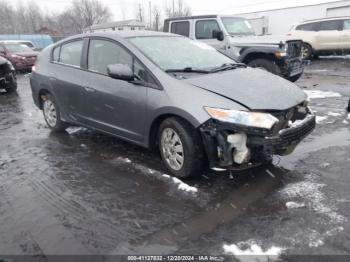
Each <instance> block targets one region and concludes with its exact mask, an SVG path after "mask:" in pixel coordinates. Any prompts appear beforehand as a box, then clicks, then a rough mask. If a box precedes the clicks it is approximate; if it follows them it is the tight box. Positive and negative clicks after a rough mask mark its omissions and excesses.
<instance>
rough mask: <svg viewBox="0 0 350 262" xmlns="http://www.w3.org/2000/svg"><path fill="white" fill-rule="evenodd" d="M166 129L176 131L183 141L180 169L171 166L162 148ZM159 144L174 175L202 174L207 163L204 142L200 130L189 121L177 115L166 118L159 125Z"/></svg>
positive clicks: (192, 175)
mask: <svg viewBox="0 0 350 262" xmlns="http://www.w3.org/2000/svg"><path fill="white" fill-rule="evenodd" d="M166 129H172V130H173V131H175V132H176V133H177V135H178V136H179V138H180V140H181V143H182V147H183V165H182V167H181V169H179V170H175V169H174V168H172V167H171V166H170V164H169V163H168V162H167V159H166V156H165V153H164V152H163V149H162V141H161V140H162V134H163V132H165V130H166ZM158 145H159V151H160V155H161V157H162V160H163V162H164V164H165V166H166V167H167V169H168V170H169V171H170V172H171V173H172V174H173V175H174V176H176V177H179V178H192V177H195V176H198V175H201V171H202V170H203V169H204V168H205V164H206V161H205V154H204V150H203V142H202V139H201V136H200V134H199V132H198V130H196V129H195V128H194V127H192V126H191V125H190V124H189V123H188V122H186V121H184V120H182V119H180V118H177V117H171V118H168V119H166V120H164V121H163V122H162V124H161V125H160V127H159V132H158Z"/></svg>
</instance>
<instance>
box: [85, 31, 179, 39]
mask: <svg viewBox="0 0 350 262" xmlns="http://www.w3.org/2000/svg"><path fill="white" fill-rule="evenodd" d="M80 36H82V37H84V36H107V37H120V38H131V37H147V36H178V35H175V34H171V33H164V32H158V31H149V30H123V31H112V30H111V31H104V32H92V33H84V34H81V35H80Z"/></svg>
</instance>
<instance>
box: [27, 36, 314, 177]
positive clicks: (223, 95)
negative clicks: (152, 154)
mask: <svg viewBox="0 0 350 262" xmlns="http://www.w3.org/2000/svg"><path fill="white" fill-rule="evenodd" d="M30 82H31V88H32V93H33V98H34V101H35V103H36V105H37V106H38V107H39V108H40V109H42V110H43V114H44V118H45V121H46V123H47V125H48V126H49V127H50V128H51V129H52V130H53V131H62V130H64V129H65V128H66V127H67V126H68V125H70V124H72V125H80V126H84V127H88V128H92V129H95V130H98V131H100V132H104V133H106V134H110V135H113V136H116V137H119V138H121V139H124V140H127V141H130V142H132V143H135V144H138V145H140V146H143V147H147V148H152V147H159V151H160V155H161V157H162V159H163V161H164V164H165V165H166V167H167V168H168V169H169V170H170V172H171V173H172V174H173V175H175V176H177V177H181V178H187V177H191V176H195V175H198V174H201V173H200V172H201V170H202V169H203V168H206V167H208V166H209V167H221V168H226V169H234V170H242V169H246V168H251V167H255V166H258V165H261V164H264V163H265V162H266V161H267V160H268V159H269V157H268V156H270V155H273V154H278V155H285V154H289V153H291V152H292V151H293V149H294V148H295V146H296V145H297V144H298V143H299V142H300V141H301V140H302V139H303V138H304V137H305V136H307V135H308V134H309V133H310V132H311V131H312V130H313V129H314V127H315V116H314V114H313V113H312V112H311V110H310V109H309V108H308V102H307V96H306V95H305V93H304V92H303V91H302V90H300V88H299V87H297V86H296V85H294V84H292V83H290V82H289V81H287V80H284V79H282V78H280V77H278V76H275V75H273V74H271V73H268V72H266V71H263V70H261V69H254V68H250V67H247V66H246V65H244V64H241V63H237V62H236V61H234V60H232V59H231V58H229V57H227V56H225V55H223V54H221V53H220V52H218V51H217V50H215V49H214V48H212V47H210V46H208V45H206V44H204V43H201V42H197V41H193V40H190V39H188V38H185V37H182V36H178V35H173V34H168V33H158V32H146V31H144V32H142V31H130V32H122V33H119V32H118V33H115V32H110V33H106V32H105V33H92V34H83V35H77V36H74V37H71V38H68V39H65V40H62V41H61V42H58V43H56V44H55V45H53V46H50V47H48V48H46V49H45V50H43V51H42V53H41V54H40V56H39V58H38V61H37V62H36V65H35V68H34V70H33V73H32V75H31V80H30Z"/></svg>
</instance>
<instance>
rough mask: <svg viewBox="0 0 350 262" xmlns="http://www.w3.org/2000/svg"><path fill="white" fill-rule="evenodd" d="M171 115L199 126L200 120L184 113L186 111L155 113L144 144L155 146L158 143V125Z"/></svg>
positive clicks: (150, 146)
mask: <svg viewBox="0 0 350 262" xmlns="http://www.w3.org/2000/svg"><path fill="white" fill-rule="evenodd" d="M171 117H175V118H179V119H181V120H183V121H185V122H187V123H188V124H190V125H191V126H193V127H194V128H198V127H199V126H200V122H199V121H198V120H197V119H196V118H194V117H193V116H191V115H190V114H188V113H186V112H181V111H180V112H166V113H165V112H164V113H162V114H159V115H157V116H156V117H154V118H153V120H152V123H151V125H150V127H149V129H148V132H147V134H148V135H147V136H146V137H147V141H146V144H147V146H148V147H149V148H153V149H154V148H155V147H156V146H157V144H158V141H157V136H158V132H159V127H160V125H161V123H162V122H163V121H164V120H165V119H168V118H171Z"/></svg>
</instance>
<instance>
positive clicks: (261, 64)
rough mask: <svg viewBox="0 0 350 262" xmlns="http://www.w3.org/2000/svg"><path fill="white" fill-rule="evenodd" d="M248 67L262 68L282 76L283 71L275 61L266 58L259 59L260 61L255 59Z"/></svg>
mask: <svg viewBox="0 0 350 262" xmlns="http://www.w3.org/2000/svg"><path fill="white" fill-rule="evenodd" d="M248 65H249V66H250V67H254V68H260V69H263V70H266V71H268V72H270V73H272V74H275V75H278V76H280V75H281V69H280V68H279V67H278V65H276V64H275V63H274V62H273V61H271V60H268V59H265V58H259V59H255V60H253V61H250V62H249V63H248Z"/></svg>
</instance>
